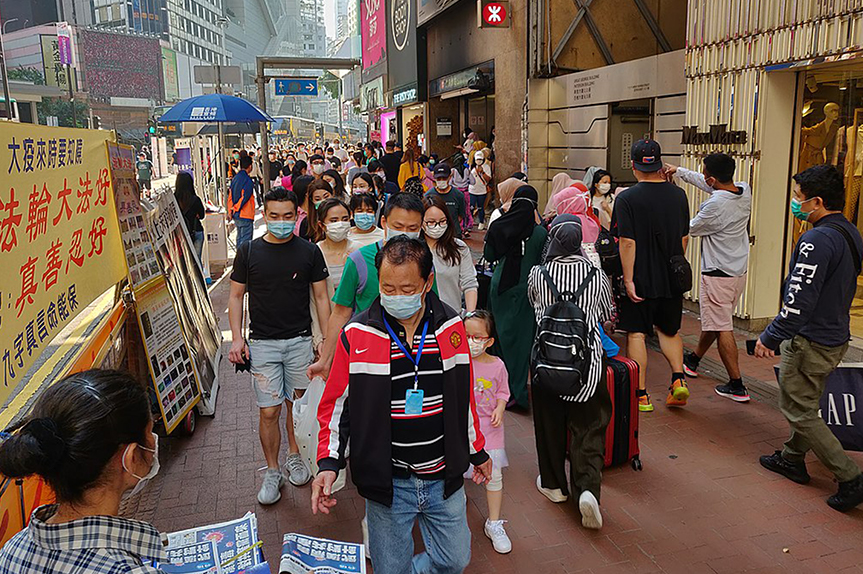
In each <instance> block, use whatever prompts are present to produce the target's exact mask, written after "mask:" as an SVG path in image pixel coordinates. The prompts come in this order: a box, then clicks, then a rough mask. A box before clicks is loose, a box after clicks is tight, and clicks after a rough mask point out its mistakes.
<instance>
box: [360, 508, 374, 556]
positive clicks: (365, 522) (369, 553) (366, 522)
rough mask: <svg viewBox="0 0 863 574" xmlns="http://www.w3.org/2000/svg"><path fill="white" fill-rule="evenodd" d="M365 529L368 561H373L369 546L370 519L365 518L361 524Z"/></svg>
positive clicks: (364, 540) (364, 544)
mask: <svg viewBox="0 0 863 574" xmlns="http://www.w3.org/2000/svg"><path fill="white" fill-rule="evenodd" d="M360 524H361V525H362V527H363V547H364V548H365V550H366V560H371V559H372V550H371V546H369V519H368V517H366V516H363V521H362V522H361V523H360Z"/></svg>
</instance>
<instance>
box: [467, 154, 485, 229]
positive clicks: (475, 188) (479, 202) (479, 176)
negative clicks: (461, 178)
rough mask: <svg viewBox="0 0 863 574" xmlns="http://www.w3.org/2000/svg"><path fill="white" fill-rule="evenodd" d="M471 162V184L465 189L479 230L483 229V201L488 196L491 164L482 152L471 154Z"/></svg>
mask: <svg viewBox="0 0 863 574" xmlns="http://www.w3.org/2000/svg"><path fill="white" fill-rule="evenodd" d="M473 161H474V163H475V164H476V165H474V166H473V167H472V168H471V175H473V183H471V184H470V185H469V186H468V188H467V191H468V194H469V195H470V210H471V213H472V214H473V218H474V221H476V222H477V223H478V224H479V229H485V199H486V196H487V195H488V184H489V182H491V162H489V161H488V160H487V158H486V157H485V154H484V153H483V152H482V151H478V152H476V153H475V154H473Z"/></svg>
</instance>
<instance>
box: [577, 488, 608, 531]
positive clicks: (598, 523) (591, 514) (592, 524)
mask: <svg viewBox="0 0 863 574" xmlns="http://www.w3.org/2000/svg"><path fill="white" fill-rule="evenodd" d="M578 510H579V511H581V525H582V526H584V527H585V528H590V529H592V530H599V529H600V528H602V514H601V513H600V512H599V502H597V500H596V497H595V496H593V493H591V492H590V491H589V490H585V491H584V492H582V493H581V496H579V497H578Z"/></svg>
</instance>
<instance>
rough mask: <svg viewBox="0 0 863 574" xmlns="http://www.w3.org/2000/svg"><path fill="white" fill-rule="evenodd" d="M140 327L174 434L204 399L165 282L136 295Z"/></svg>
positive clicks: (167, 425)
mask: <svg viewBox="0 0 863 574" xmlns="http://www.w3.org/2000/svg"><path fill="white" fill-rule="evenodd" d="M135 308H136V310H137V312H138V324H139V326H140V327H141V334H142V335H143V339H144V347H145V348H146V350H147V357H148V358H149V363H150V373H151V374H152V375H153V384H154V386H155V388H156V395H157V397H158V400H159V410H160V411H161V413H162V420H163V421H164V422H165V428H166V429H167V431H168V432H169V433H170V432H171V431H173V430H174V429H175V428H176V427H177V425H178V424H180V422H181V421H182V420H183V417H185V416H186V414H187V413H188V412H189V411H190V410H192V407H194V406H195V404H197V402H198V401H199V400H201V393H200V389H199V388H198V384H197V382H196V379H195V370H194V369H193V368H192V361H191V358H190V357H189V349H188V347H187V346H186V341H185V340H184V339H183V333H182V331H181V330H180V326H179V325H178V324H177V312H176V310H175V309H174V302H173V301H172V300H171V294H170V293H168V290H167V289H166V288H165V283H164V281H163V280H161V279H160V280H158V281H154V282H153V283H151V284H150V285H149V286H148V287H146V288H144V289H141V290H139V291H136V292H135Z"/></svg>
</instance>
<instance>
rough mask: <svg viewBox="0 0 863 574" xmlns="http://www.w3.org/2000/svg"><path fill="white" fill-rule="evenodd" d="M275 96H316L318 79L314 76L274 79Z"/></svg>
mask: <svg viewBox="0 0 863 574" xmlns="http://www.w3.org/2000/svg"><path fill="white" fill-rule="evenodd" d="M276 95H277V96H317V95H318V80H317V79H316V78H309V79H307V78H288V79H286V80H276Z"/></svg>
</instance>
